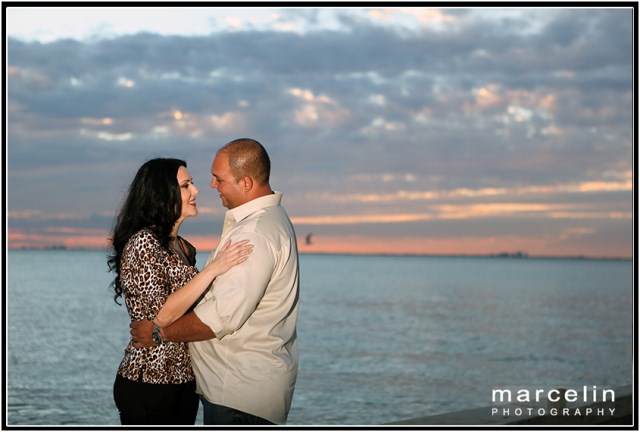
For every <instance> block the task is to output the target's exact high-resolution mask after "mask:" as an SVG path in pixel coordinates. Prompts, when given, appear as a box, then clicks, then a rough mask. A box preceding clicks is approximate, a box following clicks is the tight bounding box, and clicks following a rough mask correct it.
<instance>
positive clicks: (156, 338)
mask: <svg viewBox="0 0 640 432" xmlns="http://www.w3.org/2000/svg"><path fill="white" fill-rule="evenodd" d="M151 340H153V343H154V344H156V345H162V344H163V343H164V340H163V339H162V335H161V334H160V328H159V327H158V326H157V325H154V326H153V332H151Z"/></svg>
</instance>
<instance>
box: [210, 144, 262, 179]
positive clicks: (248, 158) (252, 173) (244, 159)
mask: <svg viewBox="0 0 640 432" xmlns="http://www.w3.org/2000/svg"><path fill="white" fill-rule="evenodd" d="M220 153H226V154H227V156H228V157H229V166H230V168H231V173H232V174H233V176H234V177H235V180H236V181H238V180H240V179H241V178H243V177H251V178H253V179H254V180H255V181H256V182H258V184H261V185H266V184H269V174H270V172H271V160H270V159H269V155H268V154H267V150H265V148H264V147H263V146H262V144H260V143H259V142H258V141H256V140H254V139H251V138H238V139H236V140H233V141H231V142H229V143H227V144H225V145H224V146H223V147H222V148H221V149H220V150H218V154H220Z"/></svg>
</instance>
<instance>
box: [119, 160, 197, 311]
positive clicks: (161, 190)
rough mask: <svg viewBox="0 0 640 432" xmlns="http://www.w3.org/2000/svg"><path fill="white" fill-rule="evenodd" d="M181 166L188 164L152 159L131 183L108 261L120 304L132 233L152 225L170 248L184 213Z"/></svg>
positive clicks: (150, 227)
mask: <svg viewBox="0 0 640 432" xmlns="http://www.w3.org/2000/svg"><path fill="white" fill-rule="evenodd" d="M181 166H183V167H185V168H186V167H187V163H186V162H185V161H183V160H180V159H171V158H157V159H151V160H149V161H147V162H145V163H144V165H142V166H141V167H140V169H138V172H137V174H136V176H135V178H134V179H133V181H132V182H131V185H130V186H129V192H128V194H127V197H126V198H125V201H124V204H123V205H122V208H121V209H120V212H119V214H118V215H117V216H116V220H115V227H114V229H113V236H112V238H111V248H112V251H111V253H110V254H109V256H108V260H107V264H108V266H109V271H115V273H116V277H115V279H114V280H113V282H112V283H111V287H112V288H113V290H114V292H115V296H114V298H113V299H114V300H115V302H116V303H118V298H119V297H122V286H121V284H120V260H121V258H122V251H123V249H124V247H125V245H126V244H127V241H129V239H130V238H131V236H132V235H134V234H135V233H137V232H138V231H140V230H141V229H143V228H149V229H151V230H152V231H153V232H154V233H155V234H156V236H157V237H158V240H159V241H160V244H161V245H162V247H164V248H165V249H167V250H168V249H169V241H170V237H171V230H172V229H173V226H174V225H175V223H176V222H177V220H178V219H179V218H180V215H181V212H182V197H181V194H180V186H179V185H178V180H177V177H178V169H180V167H181ZM118 304H119V303H118Z"/></svg>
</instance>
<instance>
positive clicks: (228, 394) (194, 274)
mask: <svg viewBox="0 0 640 432" xmlns="http://www.w3.org/2000/svg"><path fill="white" fill-rule="evenodd" d="M270 170H271V163H270V160H269V156H268V154H267V152H266V150H265V149H264V147H263V146H262V145H261V144H260V143H259V142H257V141H255V140H252V139H247V138H242V139H237V140H234V141H231V142H230V143H228V144H226V145H225V146H224V147H222V148H221V149H220V150H218V152H217V153H216V155H215V158H214V159H213V163H212V165H211V175H212V176H213V177H212V180H211V187H212V188H215V189H217V191H218V192H219V194H220V198H221V200H222V204H223V206H224V207H226V208H227V209H228V211H227V212H226V214H225V218H224V226H223V230H222V234H221V237H220V242H219V244H218V247H217V248H216V250H214V251H213V252H212V253H211V255H210V256H209V258H208V260H207V262H206V264H205V266H204V267H203V268H202V270H201V271H198V269H197V268H196V266H195V264H196V263H195V255H196V250H195V248H194V247H193V246H192V245H191V244H190V243H189V242H188V241H187V240H185V239H184V238H182V237H180V236H179V235H178V230H179V228H180V225H181V224H182V222H183V221H184V220H185V219H187V218H189V217H192V216H196V215H197V214H198V210H197V204H196V196H197V195H198V193H199V191H198V189H197V188H196V186H195V184H194V183H193V179H192V178H191V175H190V173H189V171H188V170H187V164H186V163H185V162H184V161H181V160H178V159H168V158H160V159H152V160H150V161H148V162H146V163H145V164H144V165H142V167H140V169H139V170H138V172H137V174H136V176H135V178H134V179H133V181H132V183H131V186H130V187H129V191H128V194H127V196H126V198H125V200H124V202H123V204H122V208H121V209H120V212H119V214H118V216H117V218H116V221H115V226H114V230H113V238H112V239H111V240H112V251H111V255H110V256H109V261H108V264H109V268H110V269H111V270H112V271H114V272H115V275H116V276H115V279H114V281H113V283H112V286H113V288H114V290H115V300H116V301H117V300H118V299H119V298H120V297H124V301H125V304H126V306H127V310H128V312H129V315H130V317H131V320H132V321H131V341H130V342H129V344H128V346H127V347H126V349H125V354H124V359H123V360H122V362H121V363H120V367H119V369H118V373H117V375H116V380H115V384H114V400H115V403H116V406H117V408H118V411H119V412H120V421H121V423H122V424H147V425H152V424H153V425H160V424H164V425H178V424H182V425H184V424H195V420H196V415H197V412H198V400H200V401H201V403H202V406H203V414H204V415H203V418H204V424H206V425H230V424H236V425H268V424H285V423H286V420H287V415H288V413H289V408H290V406H291V399H292V397H293V391H294V386H295V382H296V376H297V370H298V346H297V341H296V321H297V316H298V295H299V269H298V250H297V245H296V237H295V232H294V230H293V226H292V224H291V221H290V220H289V217H288V216H287V213H286V212H285V210H284V208H283V207H282V206H281V205H280V201H281V198H282V195H281V193H279V192H274V191H273V190H272V189H271V186H270V185H269V174H270Z"/></svg>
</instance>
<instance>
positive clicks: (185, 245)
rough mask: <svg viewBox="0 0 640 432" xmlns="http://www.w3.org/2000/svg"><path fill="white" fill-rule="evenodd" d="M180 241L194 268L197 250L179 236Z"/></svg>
mask: <svg viewBox="0 0 640 432" xmlns="http://www.w3.org/2000/svg"><path fill="white" fill-rule="evenodd" d="M178 240H179V243H180V247H181V248H182V251H183V252H184V254H185V255H186V256H187V259H188V260H189V264H190V265H192V266H195V265H196V253H197V250H196V248H195V247H194V246H193V245H192V244H191V243H189V241H187V240H186V239H185V238H184V237H180V236H178Z"/></svg>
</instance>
